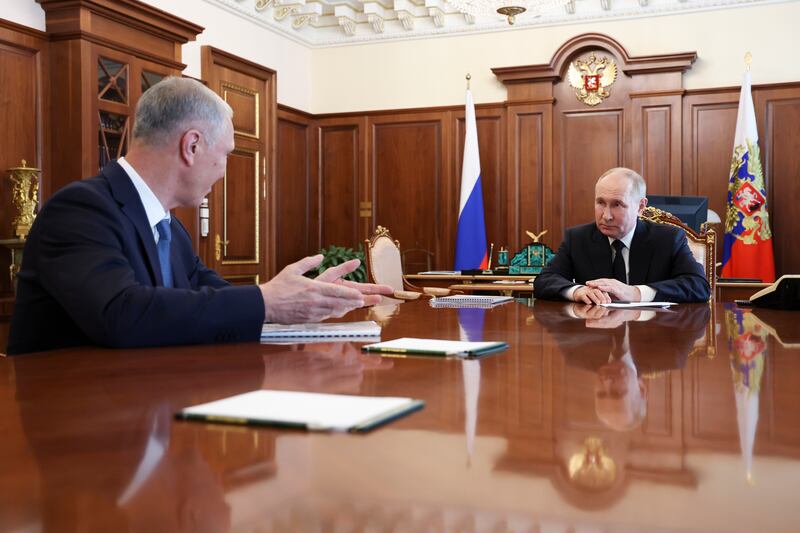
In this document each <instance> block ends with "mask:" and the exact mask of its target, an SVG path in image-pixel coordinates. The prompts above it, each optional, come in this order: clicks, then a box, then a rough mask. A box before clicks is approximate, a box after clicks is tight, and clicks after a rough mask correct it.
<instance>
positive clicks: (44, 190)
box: [0, 19, 51, 351]
mask: <svg viewBox="0 0 800 533" xmlns="http://www.w3.org/2000/svg"><path fill="white" fill-rule="evenodd" d="M48 44H49V43H48V42H47V36H46V35H45V34H44V33H42V32H39V31H37V30H33V29H31V28H27V27H24V26H20V25H18V24H15V23H13V22H9V21H6V20H2V19H0V116H2V117H3V119H2V122H0V124H1V125H0V147H2V148H0V239H13V238H16V235H14V231H13V228H12V221H13V219H14V217H15V216H16V215H17V213H18V211H17V208H16V206H15V205H14V203H13V200H12V193H13V184H12V182H11V180H10V179H9V178H8V173H7V172H6V169H9V168H12V167H18V166H20V163H21V162H22V160H23V159H25V160H26V162H27V164H28V166H31V167H36V168H39V169H41V170H42V173H41V182H40V194H39V198H40V202H42V201H44V200H46V199H47V198H48V195H49V191H50V187H49V182H50V178H51V162H50V155H49V146H50V138H51V128H50V124H49V119H50V117H49V106H50V101H49V96H50V95H49V85H50V84H49V80H50V76H49V70H50V69H49V65H50V61H49V46H48ZM40 207H41V203H40ZM10 264H11V254H10V251H9V250H8V249H6V248H5V247H0V320H2V319H3V317H6V318H8V317H9V316H10V315H11V313H12V310H13V301H14V294H13V288H12V285H11V278H10V276H9V266H10ZM4 349H5V340H4V339H0V351H3V350H4Z"/></svg>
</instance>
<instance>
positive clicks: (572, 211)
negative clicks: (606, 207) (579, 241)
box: [552, 108, 625, 246]
mask: <svg viewBox="0 0 800 533" xmlns="http://www.w3.org/2000/svg"><path fill="white" fill-rule="evenodd" d="M624 125H625V117H624V114H623V110H622V109H621V108H616V109H613V108H608V109H598V110H593V111H584V110H570V111H563V112H560V113H559V114H558V118H557V126H556V128H554V137H555V138H556V139H557V140H556V143H557V148H556V150H555V152H556V156H555V157H554V160H555V161H557V164H556V165H555V169H557V170H556V171H555V172H554V173H555V175H556V176H557V177H556V180H555V181H556V189H555V191H554V192H555V193H556V194H558V195H559V196H555V197H553V198H552V200H554V201H560V202H561V203H562V205H563V212H562V215H561V220H560V222H561V224H560V228H559V229H561V228H569V227H571V226H575V225H578V224H583V223H585V222H591V221H592V220H594V208H593V206H594V186H595V183H596V182H597V178H598V176H600V175H601V174H602V173H603V172H605V171H606V170H608V169H609V168H613V167H617V166H622V165H623V158H624V133H625V130H624ZM555 169H554V170H555ZM561 237H562V234H561V233H559V235H558V240H557V241H555V242H554V244H555V245H556V246H557V245H558V243H559V242H560V240H561Z"/></svg>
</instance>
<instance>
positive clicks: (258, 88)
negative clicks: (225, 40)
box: [199, 46, 276, 284]
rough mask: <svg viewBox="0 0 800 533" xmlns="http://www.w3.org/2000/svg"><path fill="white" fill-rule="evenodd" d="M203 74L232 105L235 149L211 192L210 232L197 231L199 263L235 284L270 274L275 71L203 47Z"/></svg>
mask: <svg viewBox="0 0 800 533" xmlns="http://www.w3.org/2000/svg"><path fill="white" fill-rule="evenodd" d="M202 69H203V70H202V74H203V79H204V80H206V81H207V82H208V85H209V87H210V88H211V89H212V90H214V91H215V92H216V93H217V94H219V95H220V96H221V97H222V98H223V99H224V100H225V101H226V102H227V103H228V104H229V105H230V106H231V107H232V108H233V129H234V138H235V143H236V147H235V149H234V151H233V152H232V153H231V154H230V155H229V156H228V167H227V169H226V172H225V177H224V178H223V179H222V180H220V181H219V182H217V183H216V184H215V185H214V187H213V189H212V190H211V193H210V194H209V198H208V203H209V224H208V229H209V231H208V234H207V235H203V233H202V232H201V234H200V247H199V249H200V253H201V257H202V258H203V261H204V262H205V263H206V264H207V265H208V266H210V267H212V268H214V269H215V270H216V271H217V272H219V273H220V275H221V276H223V277H224V278H225V279H227V280H228V281H230V282H231V283H235V284H249V283H260V282H263V281H265V280H266V279H268V278H269V277H271V276H272V275H274V273H275V254H274V243H275V239H274V235H273V232H274V227H275V224H274V221H273V219H274V213H275V198H274V194H272V189H274V184H271V183H269V181H270V180H269V177H270V176H271V175H273V174H274V172H273V171H272V166H273V161H274V157H273V152H274V149H273V145H274V139H275V135H274V131H273V130H274V125H275V113H276V101H275V73H274V71H272V70H269V69H267V68H264V67H262V66H260V65H256V64H254V63H250V62H248V61H246V60H243V59H240V58H238V57H235V56H232V55H230V54H228V53H226V52H223V51H221V50H217V49H215V48H213V47H210V46H204V47H203V48H202Z"/></svg>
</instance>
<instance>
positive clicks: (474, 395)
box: [458, 308, 486, 461]
mask: <svg viewBox="0 0 800 533" xmlns="http://www.w3.org/2000/svg"><path fill="white" fill-rule="evenodd" d="M485 313H486V309H475V308H463V309H459V310H458V329H459V332H460V335H459V337H460V340H462V341H471V342H480V341H482V340H483V320H484V318H485ZM461 373H462V377H463V379H464V434H465V435H466V437H467V460H468V461H471V459H472V453H473V451H475V432H476V430H477V428H478V397H479V396H480V393H481V363H480V361H477V360H475V359H472V360H470V359H465V360H464V361H462V362H461Z"/></svg>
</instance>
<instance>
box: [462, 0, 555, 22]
mask: <svg viewBox="0 0 800 533" xmlns="http://www.w3.org/2000/svg"><path fill="white" fill-rule="evenodd" d="M569 1H570V0H448V2H447V3H448V4H449V5H450V6H452V7H454V8H456V10H458V11H460V12H462V13H464V14H465V15H467V17H468V20H469V19H470V18H471V19H477V18H483V17H485V18H487V19H491V20H494V19H496V18H497V15H496V14H500V15H503V16H504V17H506V21H508V24H509V25H513V24H514V22H515V21H516V16H517V15H520V14H522V13H525V14H526V17H528V18H535V17H538V16H540V15H543V14H545V13H548V12H554V11H558V10H559V9H560V8H561V7H562V6H564V5H566V4H567V3H569Z"/></svg>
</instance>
